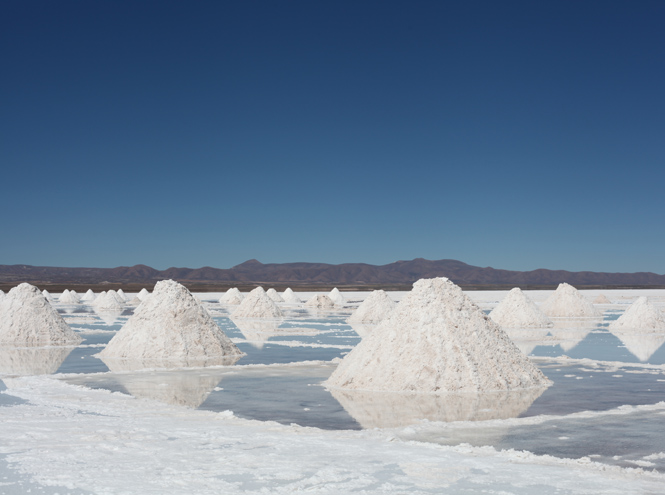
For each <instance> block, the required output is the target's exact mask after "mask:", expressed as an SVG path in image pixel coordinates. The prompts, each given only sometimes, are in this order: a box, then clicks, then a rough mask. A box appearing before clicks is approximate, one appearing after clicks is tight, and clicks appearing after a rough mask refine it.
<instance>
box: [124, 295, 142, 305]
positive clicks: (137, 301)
mask: <svg viewBox="0 0 665 495" xmlns="http://www.w3.org/2000/svg"><path fill="white" fill-rule="evenodd" d="M142 302H143V301H142V300H141V299H139V296H134V297H133V298H132V299H130V300H129V301H127V305H128V306H138V305H139V304H141V303H142Z"/></svg>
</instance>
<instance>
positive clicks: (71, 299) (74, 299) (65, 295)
mask: <svg viewBox="0 0 665 495" xmlns="http://www.w3.org/2000/svg"><path fill="white" fill-rule="evenodd" d="M80 301H81V299H80V298H79V297H78V295H77V294H76V292H74V291H70V290H67V289H65V290H64V291H63V292H62V294H61V295H60V297H59V298H58V302H59V303H60V304H78V303H79V302H80Z"/></svg>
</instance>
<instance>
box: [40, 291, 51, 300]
mask: <svg viewBox="0 0 665 495" xmlns="http://www.w3.org/2000/svg"><path fill="white" fill-rule="evenodd" d="M42 296H44V297H45V298H46V300H47V301H53V296H52V295H51V293H50V292H49V291H47V290H46V289H44V290H43V291H42Z"/></svg>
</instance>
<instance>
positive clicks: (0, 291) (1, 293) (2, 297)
mask: <svg viewBox="0 0 665 495" xmlns="http://www.w3.org/2000/svg"><path fill="white" fill-rule="evenodd" d="M4 298H5V291H4V290H2V289H0V301H2V300H3V299H4Z"/></svg>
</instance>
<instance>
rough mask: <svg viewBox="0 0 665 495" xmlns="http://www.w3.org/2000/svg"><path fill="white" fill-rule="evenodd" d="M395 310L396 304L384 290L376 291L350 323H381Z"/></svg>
mask: <svg viewBox="0 0 665 495" xmlns="http://www.w3.org/2000/svg"><path fill="white" fill-rule="evenodd" d="M393 309H395V303H394V302H393V300H392V299H390V297H388V294H386V292H385V291H383V290H375V291H373V292H372V293H371V294H370V295H369V296H367V297H366V298H365V300H364V301H363V302H362V303H361V304H360V306H358V308H356V310H355V311H354V312H353V313H352V314H351V316H350V317H349V319H348V322H349V323H380V322H382V321H383V320H385V319H387V318H388V317H389V316H390V313H392V311H393Z"/></svg>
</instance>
